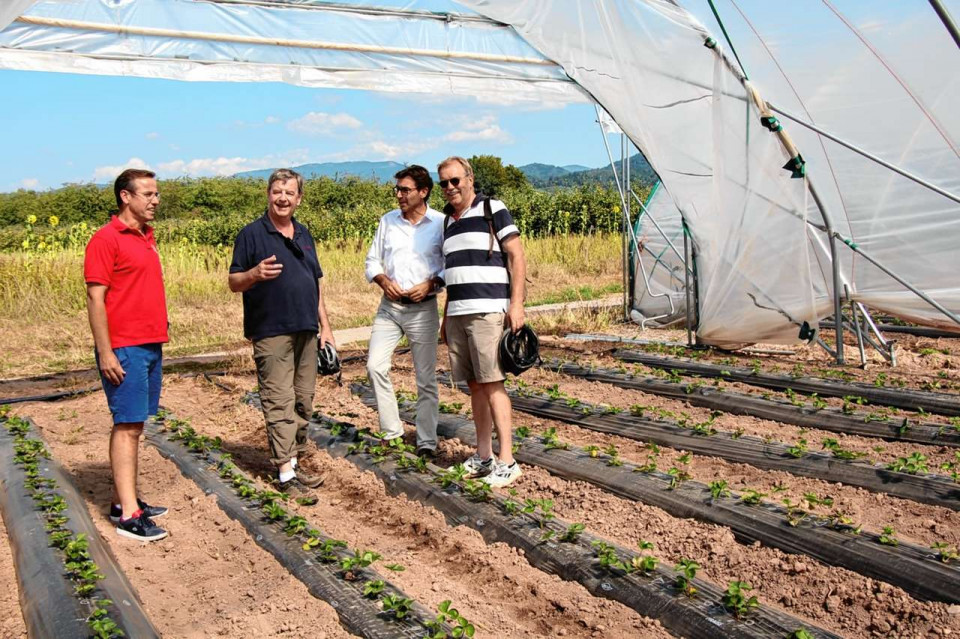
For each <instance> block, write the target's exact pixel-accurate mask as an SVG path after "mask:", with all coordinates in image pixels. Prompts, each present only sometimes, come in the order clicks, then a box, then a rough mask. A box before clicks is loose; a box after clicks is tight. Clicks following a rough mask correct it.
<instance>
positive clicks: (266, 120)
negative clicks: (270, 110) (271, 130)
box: [263, 115, 280, 124]
mask: <svg viewBox="0 0 960 639" xmlns="http://www.w3.org/2000/svg"><path fill="white" fill-rule="evenodd" d="M263 123H264V124H279V123H280V118H278V117H277V116H275V115H268V116H267V117H265V118H264V119H263Z"/></svg>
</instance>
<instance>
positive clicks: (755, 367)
mask: <svg viewBox="0 0 960 639" xmlns="http://www.w3.org/2000/svg"><path fill="white" fill-rule="evenodd" d="M631 348H636V349H638V350H642V351H646V352H648V353H654V354H657V355H666V356H668V357H672V358H674V359H684V358H686V359H691V360H696V361H701V362H709V363H715V364H717V365H720V366H731V367H734V366H737V367H744V368H747V369H749V370H750V371H751V372H752V373H753V374H754V375H759V374H761V373H769V374H772V375H779V374H785V375H789V376H790V377H793V378H795V379H798V378H801V377H822V378H824V379H832V380H837V381H841V382H858V383H861V384H869V385H872V386H874V387H875V388H884V387H891V388H908V387H910V384H911V382H910V381H909V380H907V379H906V378H905V377H901V376H896V375H893V374H891V373H887V372H885V371H879V372H877V373H876V374H874V376H873V377H872V379H859V378H858V377H857V376H856V375H853V374H852V373H850V372H848V371H845V370H843V369H842V368H829V367H826V366H815V365H812V364H810V363H804V362H794V363H793V365H792V366H786V365H781V364H779V363H777V362H773V363H769V362H766V361H764V360H762V359H760V358H758V357H754V358H752V359H750V360H748V361H746V362H744V361H743V359H744V358H742V357H731V356H725V357H720V358H714V357H712V355H713V354H714V353H715V351H712V350H709V349H704V348H693V349H691V348H688V347H686V346H674V345H668V344H658V343H648V344H632V345H631ZM917 354H918V355H919V356H920V357H921V358H927V357H930V356H932V355H948V356H949V355H952V354H953V351H952V350H951V349H949V348H945V347H936V348H933V347H923V348H919V349H917ZM916 387H917V388H918V389H919V390H923V391H930V392H944V391H951V390H953V391H958V390H960V383H958V382H955V381H953V379H952V378H951V377H950V375H949V374H948V373H947V372H946V371H944V370H940V371H937V372H936V374H935V375H932V376H931V379H930V380H925V381H922V382H920V383H919V384H917V385H916Z"/></svg>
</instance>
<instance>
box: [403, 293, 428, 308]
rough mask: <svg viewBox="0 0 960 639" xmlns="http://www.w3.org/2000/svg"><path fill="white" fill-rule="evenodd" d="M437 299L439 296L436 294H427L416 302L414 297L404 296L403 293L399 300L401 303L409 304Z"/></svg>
mask: <svg viewBox="0 0 960 639" xmlns="http://www.w3.org/2000/svg"><path fill="white" fill-rule="evenodd" d="M435 299H437V296H436V295H428V296H426V297H425V298H423V299H422V300H420V301H419V302H414V301H413V300H412V299H410V298H409V297H404V296H402V295H401V296H400V299H399V300H398V301H399V302H400V303H401V304H404V305H407V306H409V305H411V304H423V303H424V302H429V301H430V300H435Z"/></svg>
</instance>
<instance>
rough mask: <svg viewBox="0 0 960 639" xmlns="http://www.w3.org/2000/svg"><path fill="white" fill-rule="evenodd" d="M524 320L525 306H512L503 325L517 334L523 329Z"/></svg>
mask: <svg viewBox="0 0 960 639" xmlns="http://www.w3.org/2000/svg"><path fill="white" fill-rule="evenodd" d="M524 318H525V314H524V312H523V304H511V305H510V308H509V309H508V310H507V315H506V317H505V318H504V321H503V323H504V325H505V326H507V327H509V328H510V330H511V331H513V332H514V333H516V332H517V331H519V330H520V329H521V328H523V321H524Z"/></svg>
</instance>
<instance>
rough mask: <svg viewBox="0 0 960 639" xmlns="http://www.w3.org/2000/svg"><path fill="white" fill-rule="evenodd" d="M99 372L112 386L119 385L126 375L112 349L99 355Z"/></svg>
mask: <svg viewBox="0 0 960 639" xmlns="http://www.w3.org/2000/svg"><path fill="white" fill-rule="evenodd" d="M100 372H101V373H103V376H104V377H106V378H107V381H108V382H110V383H111V384H113V385H114V386H119V385H120V384H121V383H122V382H123V378H124V377H126V375H127V373H126V371H124V370H123V366H121V365H120V360H118V359H117V356H116V354H115V353H114V352H113V351H112V350H111V351H107V352H106V353H103V354H102V355H100Z"/></svg>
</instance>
